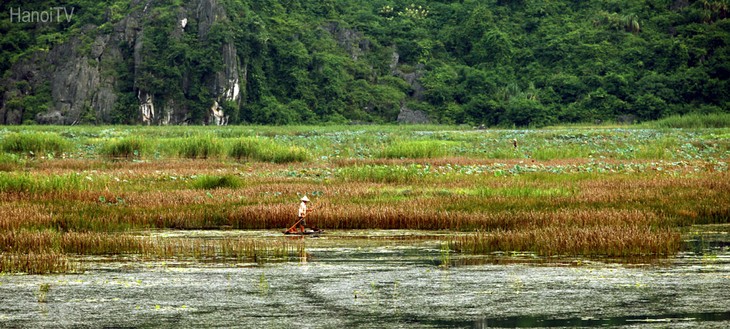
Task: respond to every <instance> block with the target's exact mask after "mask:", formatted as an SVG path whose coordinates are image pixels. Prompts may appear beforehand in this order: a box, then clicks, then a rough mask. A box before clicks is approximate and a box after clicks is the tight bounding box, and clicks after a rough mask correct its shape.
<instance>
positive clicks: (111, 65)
mask: <svg viewBox="0 0 730 329" xmlns="http://www.w3.org/2000/svg"><path fill="white" fill-rule="evenodd" d="M132 5H136V6H135V7H134V8H135V9H134V10H132V11H131V12H130V13H129V14H127V15H126V16H125V17H124V18H123V19H121V20H119V21H118V22H116V23H114V24H108V25H111V26H110V27H107V28H105V29H102V28H100V27H99V26H95V25H88V26H85V27H84V28H83V29H81V30H80V31H79V32H80V33H77V34H75V35H73V36H72V37H70V38H69V39H68V40H67V41H65V42H63V43H60V44H58V45H55V46H53V47H52V48H50V49H48V51H38V52H36V53H34V54H33V55H32V56H29V57H28V58H25V59H22V60H20V61H18V62H17V63H15V65H13V66H12V68H11V69H10V74H8V75H7V76H6V77H5V78H4V79H3V80H2V85H3V86H5V88H3V89H4V92H3V93H2V95H1V97H0V98H1V100H2V102H1V103H0V105H1V106H0V123H2V124H20V123H22V121H23V119H24V117H26V118H27V117H28V113H26V111H30V110H31V109H27V108H23V107H22V106H17V105H15V106H13V104H17V103H18V102H15V103H14V102H9V100H17V99H22V98H23V97H25V96H26V95H31V94H33V92H34V91H36V90H40V89H42V88H44V87H45V88H50V96H51V102H50V106H48V108H46V109H44V110H43V111H38V112H37V113H36V115H35V116H34V117H32V118H28V119H31V120H33V121H36V122H38V123H44V124H76V123H110V122H114V120H113V118H112V115H113V112H114V111H115V106H117V107H118V106H127V107H129V106H130V105H132V104H129V103H127V104H121V105H120V104H119V98H120V95H123V94H131V95H134V98H133V99H134V102H135V104H134V107H135V112H136V114H135V115H134V116H135V117H134V118H132V119H131V120H128V122H141V123H145V124H163V125H166V124H181V123H188V121H190V120H191V115H190V113H189V112H190V108H189V107H188V105H187V104H185V102H181V101H180V99H178V98H179V97H180V95H179V94H175V93H167V92H161V91H160V90H154V88H150V87H149V84H145V83H144V81H145V79H147V78H148V77H147V75H149V74H150V73H149V70H147V67H146V66H148V63H147V62H148V61H149V59H150V57H156V56H160V55H161V54H160V53H159V52H156V51H150V50H149V49H148V48H150V49H153V48H155V47H157V45H156V44H154V43H151V40H150V39H148V38H146V37H145V33H146V32H147V31H146V30H147V26H150V25H153V24H155V23H156V22H155V20H157V19H159V17H157V16H156V15H158V12H157V11H155V5H156V2H154V1H147V2H140V1H133V2H132ZM175 19H176V23H175V26H174V28H171V29H170V32H169V38H170V39H181V38H185V37H186V36H185V34H186V33H190V32H188V31H187V30H189V29H190V26H191V25H196V26H197V33H196V35H195V37H196V38H197V39H198V40H203V39H206V38H207V37H208V33H209V31H210V29H211V28H212V27H213V26H215V24H216V23H217V22H220V21H225V20H227V16H226V11H225V10H224V9H223V7H221V6H220V5H219V4H218V1H217V0H192V1H187V2H184V3H183V4H182V5H181V6H179V7H177V8H176V10H175ZM214 52H215V53H217V55H218V56H219V57H220V60H221V62H222V65H220V66H219V68H218V70H216V71H214V72H207V73H206V74H204V75H203V77H202V78H201V80H203V81H205V83H204V88H205V89H206V90H205V91H206V92H207V95H209V97H207V99H205V100H202V101H201V102H204V103H207V107H208V108H209V110H208V111H207V113H204V115H203V118H202V122H203V123H208V124H218V125H220V124H226V123H227V122H228V120H227V114H226V113H225V111H224V109H223V108H222V107H221V106H220V105H219V103H223V102H232V103H235V104H237V105H240V103H241V100H242V94H243V90H244V88H243V87H242V86H245V76H244V75H243V74H241V66H240V64H239V63H240V59H239V57H238V55H237V49H236V47H235V45H234V44H233V43H231V42H227V43H224V44H223V45H222V46H220V47H219V49H215V51H214ZM127 57H131V58H127ZM124 74H131V75H132V76H131V78H128V80H129V81H132V82H133V84H132V86H123V85H122V83H120V81H119V80H120V79H119V77H120V75H124ZM189 79H190V77H189V75H188V74H187V72H183V74H182V78H181V79H180V80H179V81H178V82H177V83H178V84H179V85H178V86H174V88H173V87H170V86H166V90H181V91H183V92H186V91H187V89H189V85H190V81H188V80H189ZM168 81H169V80H168ZM21 82H22V83H21ZM19 86H23V87H22V88H21V87H19ZM130 89H131V90H130ZM127 99H130V97H127ZM117 110H118V109H117Z"/></svg>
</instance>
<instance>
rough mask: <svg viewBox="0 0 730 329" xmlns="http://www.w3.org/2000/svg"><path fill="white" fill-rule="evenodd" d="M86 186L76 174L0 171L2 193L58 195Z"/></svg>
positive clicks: (0, 189) (0, 190) (82, 179)
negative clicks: (47, 174)
mask: <svg viewBox="0 0 730 329" xmlns="http://www.w3.org/2000/svg"><path fill="white" fill-rule="evenodd" d="M86 187H87V182H85V181H84V178H82V177H81V176H80V175H78V174H65V175H50V176H41V175H32V174H28V173H3V172H0V193H4V194H21V195H30V196H35V195H42V194H52V195H59V194H64V193H68V192H77V191H80V190H83V189H85V188H86Z"/></svg>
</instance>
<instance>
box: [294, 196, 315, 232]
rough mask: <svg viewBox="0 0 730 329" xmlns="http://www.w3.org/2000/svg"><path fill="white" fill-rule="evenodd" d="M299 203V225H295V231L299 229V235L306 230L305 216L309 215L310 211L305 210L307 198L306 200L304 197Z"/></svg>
mask: <svg viewBox="0 0 730 329" xmlns="http://www.w3.org/2000/svg"><path fill="white" fill-rule="evenodd" d="M301 201H302V203H300V204H299V213H298V215H299V222H298V223H299V224H297V229H299V233H304V230H305V229H306V228H307V214H309V213H310V212H311V211H312V209H307V203H308V202H309V198H307V196H306V195H305V196H304V197H303V198H302V200H301Z"/></svg>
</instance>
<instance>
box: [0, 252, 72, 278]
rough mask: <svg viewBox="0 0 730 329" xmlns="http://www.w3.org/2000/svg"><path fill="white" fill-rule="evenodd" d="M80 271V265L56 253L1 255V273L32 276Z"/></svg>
mask: <svg viewBox="0 0 730 329" xmlns="http://www.w3.org/2000/svg"><path fill="white" fill-rule="evenodd" d="M79 270H80V266H79V264H78V263H73V262H70V261H69V259H68V257H66V256H65V255H63V254H60V253H56V252H43V253H27V254H19V253H2V254H0V273H26V274H31V275H32V274H51V273H72V272H78V271H79Z"/></svg>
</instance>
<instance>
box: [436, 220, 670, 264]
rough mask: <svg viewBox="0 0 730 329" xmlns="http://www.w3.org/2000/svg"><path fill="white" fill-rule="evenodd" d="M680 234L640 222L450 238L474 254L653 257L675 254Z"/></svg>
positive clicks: (454, 246)
mask: <svg viewBox="0 0 730 329" xmlns="http://www.w3.org/2000/svg"><path fill="white" fill-rule="evenodd" d="M681 243H682V241H681V237H680V234H679V233H678V232H676V231H674V230H671V229H669V228H664V229H652V228H649V227H643V226H639V225H618V226H616V225H612V226H596V227H590V228H588V227H546V228H535V229H528V230H496V231H491V232H477V233H474V234H471V235H464V236H455V237H452V238H450V240H449V246H450V248H451V249H453V250H456V251H460V252H467V253H473V254H489V253H493V252H500V251H501V252H510V251H517V252H534V253H536V254H538V255H542V256H566V255H568V256H575V255H582V256H589V257H596V256H602V257H649V256H654V257H655V256H669V255H673V254H675V253H676V252H677V251H678V250H679V249H680V246H681Z"/></svg>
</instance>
